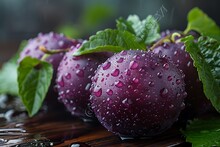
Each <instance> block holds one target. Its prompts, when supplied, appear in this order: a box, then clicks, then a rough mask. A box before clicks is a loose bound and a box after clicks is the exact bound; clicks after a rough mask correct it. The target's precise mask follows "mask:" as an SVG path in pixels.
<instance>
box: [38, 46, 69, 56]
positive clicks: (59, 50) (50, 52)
mask: <svg viewBox="0 0 220 147" xmlns="http://www.w3.org/2000/svg"><path fill="white" fill-rule="evenodd" d="M39 50H41V51H42V52H44V53H45V54H49V55H52V54H58V53H64V52H68V51H70V48H66V49H53V50H48V49H47V48H46V47H45V46H43V45H41V46H39Z"/></svg>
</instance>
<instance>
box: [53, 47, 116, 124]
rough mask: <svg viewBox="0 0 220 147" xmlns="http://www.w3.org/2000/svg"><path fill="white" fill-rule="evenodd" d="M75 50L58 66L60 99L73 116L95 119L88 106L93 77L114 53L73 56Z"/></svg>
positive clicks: (57, 82)
mask: <svg viewBox="0 0 220 147" xmlns="http://www.w3.org/2000/svg"><path fill="white" fill-rule="evenodd" d="M78 47H79V46H78ZM78 47H76V48H78ZM75 50H77V49H73V50H71V51H69V52H67V53H66V54H65V56H64V57H63V59H62V61H61V62H60V65H59V67H58V70H57V79H56V85H57V90H58V95H59V96H58V100H59V101H61V102H62V103H63V104H64V105H65V107H66V108H67V110H68V111H69V112H71V114H72V115H73V116H77V117H81V118H83V119H84V120H89V119H94V115H93V113H92V111H91V109H90V107H89V106H88V105H89V96H90V94H91V92H90V90H89V89H90V86H91V83H92V81H91V77H92V76H93V75H94V72H95V70H96V69H97V67H98V65H100V64H101V63H102V62H104V61H105V60H106V59H107V58H108V57H110V56H111V55H112V54H111V53H109V54H108V53H93V54H87V55H82V56H73V53H74V52H75Z"/></svg>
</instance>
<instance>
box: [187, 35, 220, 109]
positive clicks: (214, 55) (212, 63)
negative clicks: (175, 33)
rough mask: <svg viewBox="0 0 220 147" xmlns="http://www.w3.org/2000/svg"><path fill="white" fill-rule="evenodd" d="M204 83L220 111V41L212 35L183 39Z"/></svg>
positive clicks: (207, 95) (208, 94)
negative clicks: (196, 40)
mask: <svg viewBox="0 0 220 147" xmlns="http://www.w3.org/2000/svg"><path fill="white" fill-rule="evenodd" d="M183 41H184V43H185V45H186V50H187V51H188V52H189V54H190V55H191V57H192V58H193V61H194V66H195V67H196V68H197V71H198V74H199V78H200V80H201V81H202V83H203V91H204V93H205V95H206V97H207V98H208V99H210V101H211V103H212V105H213V106H214V107H215V109H216V110H217V111H218V112H220V42H218V41H217V40H215V39H213V38H210V37H203V36H202V37H200V38H199V39H198V42H196V43H195V42H194V38H193V37H192V36H188V37H186V38H184V39H183Z"/></svg>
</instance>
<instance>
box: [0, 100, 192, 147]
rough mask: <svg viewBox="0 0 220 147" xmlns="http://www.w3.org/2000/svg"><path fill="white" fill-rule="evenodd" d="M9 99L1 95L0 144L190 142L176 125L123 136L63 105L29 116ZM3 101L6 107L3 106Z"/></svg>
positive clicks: (102, 146)
mask: <svg viewBox="0 0 220 147" xmlns="http://www.w3.org/2000/svg"><path fill="white" fill-rule="evenodd" d="M10 99H11V100H10ZM10 99H9V98H7V99H6V100H1V98H0V101H2V102H0V104H1V105H0V146H5V147H10V146H17V147H31V146H37V147H38V146H42V147H44V146H45V147H47V146H56V147H64V146H70V147H84V146H94V147H107V146H113V147H116V146H121V147H130V146H134V147H137V146H140V147H143V146H155V147H160V146H169V147H174V146H175V147H180V146H190V144H188V143H185V142H184V138H183V136H182V135H181V134H180V132H179V130H178V129H177V128H175V127H172V128H171V129H170V130H168V131H167V132H165V133H164V134H162V135H160V136H157V137H155V138H146V139H135V140H121V139H120V138H119V137H118V136H115V135H114V134H112V133H111V132H108V131H107V130H106V129H105V128H103V127H102V126H101V125H100V124H99V123H97V122H96V123H92V122H83V121H82V120H80V119H78V118H74V117H72V116H71V115H70V114H69V113H68V112H66V111H65V110H64V109H54V108H53V109H49V110H45V109H43V110H41V112H40V113H38V114H37V115H36V116H34V117H33V118H28V117H27V114H26V112H25V111H23V108H22V105H20V102H18V101H19V100H18V99H14V98H13V99H12V98H10ZM7 103H9V104H7ZM3 104H5V107H1V106H3Z"/></svg>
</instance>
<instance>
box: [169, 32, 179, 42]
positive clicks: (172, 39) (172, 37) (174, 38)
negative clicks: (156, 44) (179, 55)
mask: <svg viewBox="0 0 220 147" xmlns="http://www.w3.org/2000/svg"><path fill="white" fill-rule="evenodd" d="M176 37H181V34H180V33H177V32H175V33H173V34H172V35H171V41H172V42H175V40H176Z"/></svg>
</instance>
